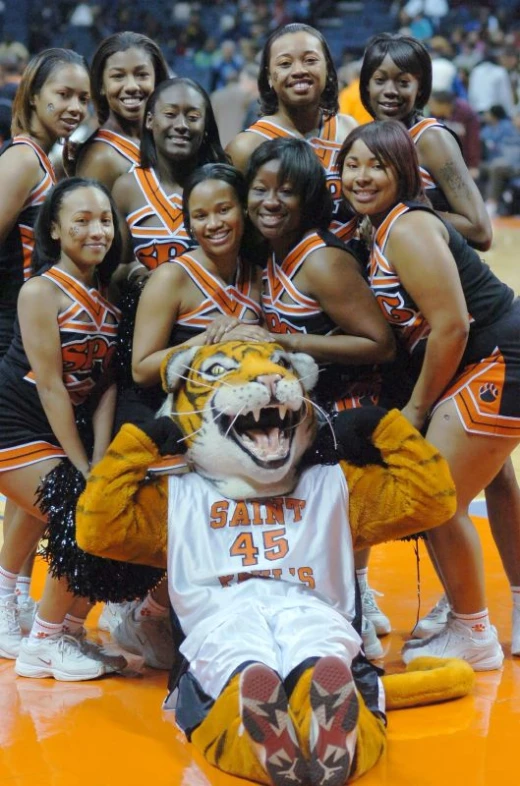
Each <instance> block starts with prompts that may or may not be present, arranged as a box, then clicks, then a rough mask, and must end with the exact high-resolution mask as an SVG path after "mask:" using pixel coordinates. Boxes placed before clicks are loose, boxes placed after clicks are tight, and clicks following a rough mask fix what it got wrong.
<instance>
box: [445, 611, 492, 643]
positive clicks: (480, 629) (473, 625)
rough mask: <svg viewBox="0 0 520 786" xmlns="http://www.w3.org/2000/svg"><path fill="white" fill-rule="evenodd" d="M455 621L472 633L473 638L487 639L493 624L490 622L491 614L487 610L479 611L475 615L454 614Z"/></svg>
mask: <svg viewBox="0 0 520 786" xmlns="http://www.w3.org/2000/svg"><path fill="white" fill-rule="evenodd" d="M452 613H453V616H454V617H455V619H457V620H458V621H459V622H461V623H462V624H463V625H464V626H465V627H466V628H468V630H470V631H471V633H472V635H473V636H476V637H477V638H479V637H485V636H487V635H488V634H489V631H490V630H491V623H490V621H489V613H488V610H487V609H482V611H477V612H475V614H457V613H456V612H452Z"/></svg>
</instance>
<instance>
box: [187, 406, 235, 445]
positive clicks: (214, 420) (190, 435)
mask: <svg viewBox="0 0 520 786" xmlns="http://www.w3.org/2000/svg"><path fill="white" fill-rule="evenodd" d="M199 411H200V412H204V410H199ZM223 414H224V413H223V412H217V414H216V415H215V417H214V418H212V419H211V420H209V421H208V422H207V423H203V424H202V426H201V427H200V428H198V429H197V430H196V431H192V432H191V434H186V435H185V436H184V437H181V438H180V439H179V442H186V440H187V439H189V438H190V437H194V436H195V434H198V433H199V431H202V429H203V428H205V427H206V426H209V425H210V424H211V423H216V422H217V420H218V419H219V418H220V417H222V415H223Z"/></svg>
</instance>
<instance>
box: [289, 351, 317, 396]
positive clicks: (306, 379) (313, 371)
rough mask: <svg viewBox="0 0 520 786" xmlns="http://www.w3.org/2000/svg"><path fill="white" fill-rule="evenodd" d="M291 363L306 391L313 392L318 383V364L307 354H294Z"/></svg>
mask: <svg viewBox="0 0 520 786" xmlns="http://www.w3.org/2000/svg"><path fill="white" fill-rule="evenodd" d="M290 357H291V363H292V365H293V368H294V370H295V371H296V373H297V374H298V376H299V378H300V382H301V383H302V385H303V387H304V388H305V390H312V389H313V387H314V386H315V385H316V383H317V381H318V375H319V370H318V364H317V363H316V361H315V360H314V358H311V356H310V355H307V354H306V353H305V352H292V353H291V356H290Z"/></svg>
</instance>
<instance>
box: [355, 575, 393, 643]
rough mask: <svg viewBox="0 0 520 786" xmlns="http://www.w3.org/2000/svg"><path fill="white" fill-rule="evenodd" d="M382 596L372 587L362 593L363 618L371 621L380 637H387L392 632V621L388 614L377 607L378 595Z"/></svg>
mask: <svg viewBox="0 0 520 786" xmlns="http://www.w3.org/2000/svg"><path fill="white" fill-rule="evenodd" d="M382 594H383V593H382V592H376V590H373V589H371V588H370V587H367V588H366V590H365V591H364V592H362V593H361V605H362V609H363V617H366V619H367V620H370V622H371V623H372V624H373V626H374V628H375V629H376V633H377V635H378V636H386V635H387V634H388V633H390V631H391V630H392V626H391V625H390V620H389V619H388V617H387V616H386V614H383V612H382V611H381V609H380V608H379V606H378V605H377V601H376V595H377V596H379V597H381V596H382Z"/></svg>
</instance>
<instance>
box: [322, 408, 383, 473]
mask: <svg viewBox="0 0 520 786" xmlns="http://www.w3.org/2000/svg"><path fill="white" fill-rule="evenodd" d="M386 414H387V410H386V409H383V408H382V407H361V408H360V409H347V410H344V411H343V412H340V413H339V414H338V415H337V416H336V418H335V419H334V422H333V428H334V434H335V436H336V439H337V442H338V452H339V455H340V458H341V459H343V460H345V461H348V462H349V463H350V464H355V465H356V466H359V467H364V466H366V465H367V464H380V465H384V461H383V459H382V457H381V453H380V451H379V450H378V448H376V447H375V445H374V444H373V442H372V434H373V433H374V430H375V429H376V427H377V426H378V425H379V423H380V422H381V420H382V419H383V418H384V416H385V415H386Z"/></svg>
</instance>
